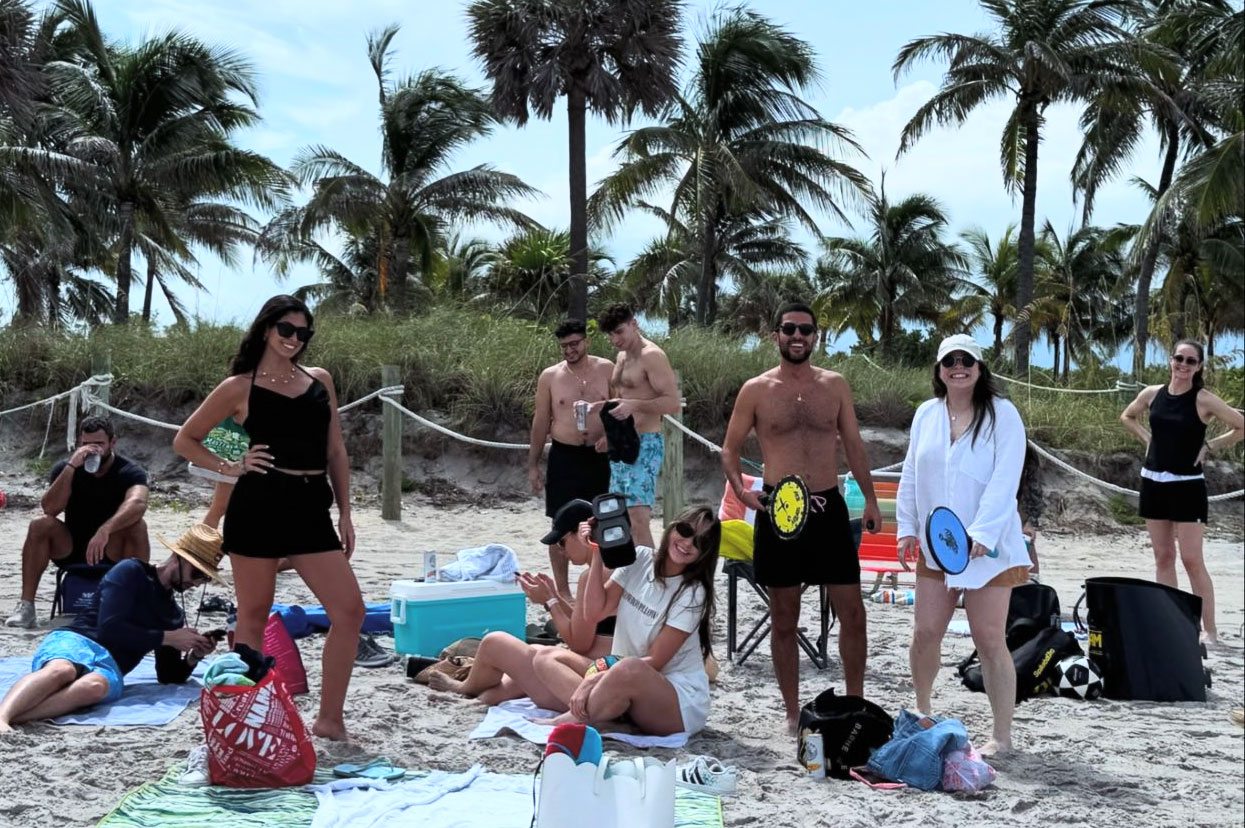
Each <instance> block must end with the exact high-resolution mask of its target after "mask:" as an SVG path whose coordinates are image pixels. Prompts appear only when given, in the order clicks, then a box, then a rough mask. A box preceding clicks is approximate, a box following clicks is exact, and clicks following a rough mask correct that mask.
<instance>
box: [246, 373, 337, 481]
mask: <svg viewBox="0 0 1245 828" xmlns="http://www.w3.org/2000/svg"><path fill="white" fill-rule="evenodd" d="M298 370H300V371H302V372H303V373H304V374H307V372H306V371H304V370H303V368H302V366H299V368H298ZM307 376H309V377H311V374H307ZM246 405H247V413H246V422H245V423H244V424H243V427H244V428H246V433H247V434H249V435H250V437H251V444H252V445H265V446H268V453H269V454H271V455H272V456H273V461H272V464H273V465H274V466H276V467H277V468H279V469H289V470H290V471H324V470H325V468H326V467H327V466H328V452H329V422H330V421H331V420H332V415H331V412H330V411H329V392H328V389H327V388H325V387H324V383H322V382H320V381H319V380H318V379H316V378H315V377H311V385H310V386H309V387H308V388H307V390H306V391H304V392H303V393H301V394H299V395H298V396H297V397H287V396H286V395H285V394H282V393H280V392H278V391H274V390H273V389H271V388H265V387H264V386H262V385H259V384H257V383H256V382H255V372H253V371H252V372H251V392H250V395H249V396H248V397H247V403H246Z"/></svg>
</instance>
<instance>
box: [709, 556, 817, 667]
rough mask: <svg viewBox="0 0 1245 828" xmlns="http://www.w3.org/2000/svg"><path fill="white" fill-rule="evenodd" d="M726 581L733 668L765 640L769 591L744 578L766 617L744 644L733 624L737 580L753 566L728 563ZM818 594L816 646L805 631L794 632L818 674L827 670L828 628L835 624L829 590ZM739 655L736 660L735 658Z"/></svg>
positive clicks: (728, 642)
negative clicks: (763, 605) (819, 609)
mask: <svg viewBox="0 0 1245 828" xmlns="http://www.w3.org/2000/svg"><path fill="white" fill-rule="evenodd" d="M724 569H725V570H726V580H727V599H726V600H727V616H726V626H727V630H726V658H727V660H728V661H732V662H734V663H736V664H743V663H744V662H745V661H747V660H748V656H750V655H752V651H753V650H755V649H756V648H757V645H758V644H760V643H761V642H762V641H764V640H765V637H766V636H767V635H768V634H769V631H770V627H771V626H772V624H771V622H770V614H769V606H770V601H769V591H768V590H767V589H766V588H765V587H763V586H761V585H760V584H758V583H757V582H756V581H755V580H753V578H752V577H750V575H747V574H745V575H744V576H743V580H744V581H745V582H747V584H748V585H749V586H750V587H752V591H753V592H755V593H756V594H757V597H758V598H760V599H761V602H762V603H763V604H765V608H766V612H765V615H764V616H763V617H762V618H761V619H759V620H758V621H757V622H756V623H755V624H753V625H752V628H751V629H750V630H748V633H747V635H745V636H744V637H743V640H742V641H740V640H738V628H737V622H736V614H737V612H738V609H739V598H738V589H739V580H740V574H741V573H743V572H747V573H751V571H752V564H750V563H747V562H744V561H727V562H726V566H725V567H724ZM818 592H819V593H820V598H821V613H820V615H821V618H820V621H821V635H819V636H818V637H817V644H816V646H814V644H813V642H812V641H810V640H809V638H808V635H806V634H805V632H804V630H802V629H800V630H796V633H795V635H796V642H797V643H798V644H799V645H800V649H802V650H803V651H804V652H805V654H806V655H808V658H809V661H811V662H813V664H814V666H816V667H817V669H818V670H824V669H826V668H827V667H828V666H830V656H829V654H828V652H827V650H828V646H829V640H830V628H831V626H833V624H834V620H833V619H834V608H833V606H831V604H830V588H829V587H828V586H819V587H818ZM801 594H803V593H801ZM737 654H738V658H737V657H736V655H737Z"/></svg>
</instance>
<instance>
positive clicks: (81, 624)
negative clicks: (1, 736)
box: [0, 524, 221, 733]
mask: <svg viewBox="0 0 1245 828" xmlns="http://www.w3.org/2000/svg"><path fill="white" fill-rule="evenodd" d="M162 540H163V539H162ZM220 544H221V538H220V535H219V534H218V533H217V532H216V530H214V529H211V528H209V527H207V526H203V525H202V524H200V525H198V526H195V527H193V528H192V529H191V530H190V531H189V532H187V533H186V534H185V535H183V536H182V537H181V538H180V539H179V540H178V541H177V543H175V544H171V545H170V544H167V543H166V544H165V545H166V546H168V547H169V549H170V550H172V552H173V554H172V555H170V556H169V557H168V559H167V560H166V561H165V562H164V563H162V564H160V565H159V566H152V565H151V564H148V563H144V562H142V561H138V560H134V559H129V560H124V561H121V562H120V563H118V564H117V565H116V566H114V567H113V568H112V569H111V570H109V572H108V574H107V575H105V576H104V578H103V580H101V581H100V587H99V589H98V590H97V591H96V592H95V598H94V599H93V601H92V603H91V606H90V607H88V608H87V609H86V610H84V611H83V612H82V613H80V614H79V615H78V617H77V618H76V619H75V620H74V622H73V623H72V624H71V625H70V626H69V627H67V628H65V629H60V630H53V631H52V632H50V633H48V634H47V635H46V636H44V638H43V640H42V641H41V642H39V647H38V648H37V649H36V650H35V654H34V658H32V659H31V663H30V669H31V671H32V672H31V673H30V674H29V675H27V676H23V677H22V678H21V679H19V680H18V681H17V683H16V684H14V685H13V687H12V688H11V689H10V690H9V692H8V693H7V694H6V695H5V697H4V700H3V701H0V733H7V732H10V731H12V730H13V725H15V724H20V723H22V722H29V721H34V720H37V719H51V718H55V717H57V716H63V715H64V714H66V713H71V712H73V711H74V710H78V709H81V708H84V707H90V706H92V705H96V704H102V703H106V702H114V701H116V700H117V699H119V698H121V691H122V689H123V688H124V680H123V678H122V677H123V676H124V675H125V674H126V673H129V672H130V671H131V670H133V669H134V668H135V667H137V666H138V663H139V662H140V661H142V659H143V657H144V656H145V655H147V653H150V652H152V651H153V650H155V651H156V676H157V677H158V678H159V680H160V682H161V683H163V684H168V683H177V684H180V683H182V682H185V681H186V679H187V678H189V677H190V674H191V672H192V671H193V670H194V668H195V665H196V664H198V662H199V661H200V660H202V659H203V657H204V656H206V655H207V654H208V653H210V652H212V650H214V649H215V648H216V642H215V641H214V640H213V639H212V638H208V637H207V636H204V635H201V634H200V633H198V632H197V631H196V630H193V629H191V628H189V627H187V626H186V616H185V614H184V613H183V612H182V610H181V608H180V607H179V606H178V605H177V602H176V601H175V600H174V599H173V595H174V593H181V592H185V591H186V590H188V589H190V588H191V587H194V586H197V585H199V584H203V583H206V582H207V581H208V579H209V578H211V579H213V580H216V581H218V582H219V581H220V578H219V577H218V576H217V566H218V564H219V562H220V558H221V551H220ZM183 653H185V654H187V655H186V657H185V658H182V654H183Z"/></svg>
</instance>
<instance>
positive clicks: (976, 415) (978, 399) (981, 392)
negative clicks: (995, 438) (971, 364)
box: [934, 360, 1003, 445]
mask: <svg viewBox="0 0 1245 828" xmlns="http://www.w3.org/2000/svg"><path fill="white" fill-rule="evenodd" d="M938 367H939V364H938V363H937V362H935V363H934V396H935V397H937V398H938V399H940V400H945V399H946V398H947V384H946V383H945V382H943V381H942V377H940V376H938ZM977 367H978V368H980V369H981V374H980V375H979V376H978V377H977V384H976V385H974V386H973V422H972V423H971V425H972V427H973V445H977V436H978V435H979V434H981V427H982V425H984V424H985V422H986V417H989V418H990V425H991V427H993V426H994V399H995V397H1001V396H1003V395H1002V394H1000V393H999V387H998V386H997V385H995V384H994V374H991V373H990V369H989V368H988V367H987V366H986V364H985V363H984V362H982V361H981V360H977Z"/></svg>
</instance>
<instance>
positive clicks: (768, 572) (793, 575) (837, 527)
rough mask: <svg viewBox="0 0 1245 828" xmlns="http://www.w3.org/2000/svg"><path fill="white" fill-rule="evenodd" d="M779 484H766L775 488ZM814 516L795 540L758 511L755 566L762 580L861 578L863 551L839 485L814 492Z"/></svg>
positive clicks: (778, 583) (780, 583)
mask: <svg viewBox="0 0 1245 828" xmlns="http://www.w3.org/2000/svg"><path fill="white" fill-rule="evenodd" d="M773 488H774V487H773V486H765V488H764V491H766V492H770V491H772V490H773ZM809 499H810V501H812V502H811V503H810V504H809V505H810V508H809V512H808V520H807V521H806V522H805V524H804V529H803V531H801V532H800V534H799V535H798V536H797V537H795V538H792V539H791V540H782V539H781V538H779V537H778V536H777V535H776V534H775V533H774V530H773V527H772V526H771V525H770V519H769V515H768V514H767V513H765V512H757V518H756V528H755V531H754V532H753V536H752V537H753V541H752V543H753V552H752V566H753V569H754V570H755V572H756V580H757V583H758V584H761V585H762V586H770V587H798V586H801V585H803V584H833V585H848V584H859V583H860V557H859V556H858V555H857V552H856V543H855V541H854V540H853V538H852V527H851V523H850V522H849V519H848V515H847V504H846V503H845V502H844V501H843V495H841V494H840V493H839V490H838V487H837V486H836V487H835V488H833V489H826V490H825V491H822V492H815V493H811V494H810V496H809Z"/></svg>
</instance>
